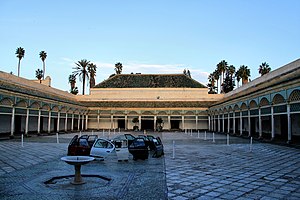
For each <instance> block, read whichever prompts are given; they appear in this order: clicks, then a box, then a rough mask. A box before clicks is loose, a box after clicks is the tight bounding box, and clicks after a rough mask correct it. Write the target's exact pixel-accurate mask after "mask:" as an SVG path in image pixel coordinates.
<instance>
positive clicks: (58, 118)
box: [56, 112, 60, 132]
mask: <svg viewBox="0 0 300 200" xmlns="http://www.w3.org/2000/svg"><path fill="white" fill-rule="evenodd" d="M59 124H60V112H58V113H57V130H56V131H57V132H59Z"/></svg>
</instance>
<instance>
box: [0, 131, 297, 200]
mask: <svg viewBox="0 0 300 200" xmlns="http://www.w3.org/2000/svg"><path fill="white" fill-rule="evenodd" d="M151 134H155V135H156V134H157V133H151ZM73 135H74V134H67V135H63V136H60V138H59V141H60V143H59V144H57V143H56V137H55V136H45V137H44V136H43V137H32V138H24V141H25V143H24V147H22V146H21V143H20V139H15V140H8V141H0V149H1V151H0V197H1V198H0V199H84V198H87V197H88V199H89V198H95V199H99V198H101V199H170V200H173V199H174V200H175V199H179V200H184V199H300V152H299V149H294V148H289V147H284V146H279V145H273V144H267V143H259V142H256V141H253V145H252V149H251V150H252V151H250V145H249V139H242V138H237V137H230V143H229V145H227V141H226V136H225V135H221V134H215V142H213V141H212V134H211V133H207V137H206V140H204V138H205V137H204V133H202V132H201V133H199V134H197V133H192V135H191V133H187V134H185V133H182V132H163V133H159V134H158V135H159V136H160V137H161V138H162V140H163V143H164V147H165V156H164V158H160V159H153V158H149V159H148V160H146V161H142V160H139V161H133V160H132V159H131V160H129V162H128V163H125V162H117V161H116V160H117V159H116V157H114V156H113V155H112V156H111V157H110V158H108V159H107V160H106V161H104V162H99V161H96V162H92V163H90V164H87V165H85V166H84V167H83V169H82V170H83V173H87V174H91V173H92V174H100V175H106V176H107V177H110V178H111V179H112V181H110V182H109V183H106V182H103V181H100V180H94V179H89V183H87V184H84V185H83V186H81V187H75V186H70V184H69V183H63V184H62V186H60V185H59V184H58V185H57V186H55V185H52V186H49V185H48V186H45V185H44V184H43V182H44V181H45V180H48V179H49V178H51V177H53V176H59V175H64V174H66V173H67V174H72V173H73V168H72V166H68V165H67V164H65V163H64V162H62V161H60V160H59V159H60V157H62V156H64V155H66V150H67V145H68V142H69V141H70V138H72V137H73ZM99 136H100V137H101V136H102V134H101V133H99ZM105 137H108V135H105ZM110 137H114V135H111V136H110ZM173 141H174V142H175V145H174V149H173Z"/></svg>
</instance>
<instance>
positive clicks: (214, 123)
mask: <svg viewBox="0 0 300 200" xmlns="http://www.w3.org/2000/svg"><path fill="white" fill-rule="evenodd" d="M215 126H216V116H215V114H213V127H212V128H213V131H214V132H215V131H216V127H215Z"/></svg>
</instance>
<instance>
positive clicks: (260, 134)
mask: <svg viewBox="0 0 300 200" xmlns="http://www.w3.org/2000/svg"><path fill="white" fill-rule="evenodd" d="M258 133H259V138H262V123H261V108H260V107H259V108H258Z"/></svg>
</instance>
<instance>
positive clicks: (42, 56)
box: [40, 51, 47, 80]
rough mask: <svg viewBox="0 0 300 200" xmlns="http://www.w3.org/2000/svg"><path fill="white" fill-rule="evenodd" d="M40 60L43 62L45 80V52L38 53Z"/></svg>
mask: <svg viewBox="0 0 300 200" xmlns="http://www.w3.org/2000/svg"><path fill="white" fill-rule="evenodd" d="M40 58H41V60H42V62H43V72H44V73H43V80H44V79H45V72H46V68H45V60H46V58H47V53H46V52H45V51H41V52H40Z"/></svg>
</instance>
